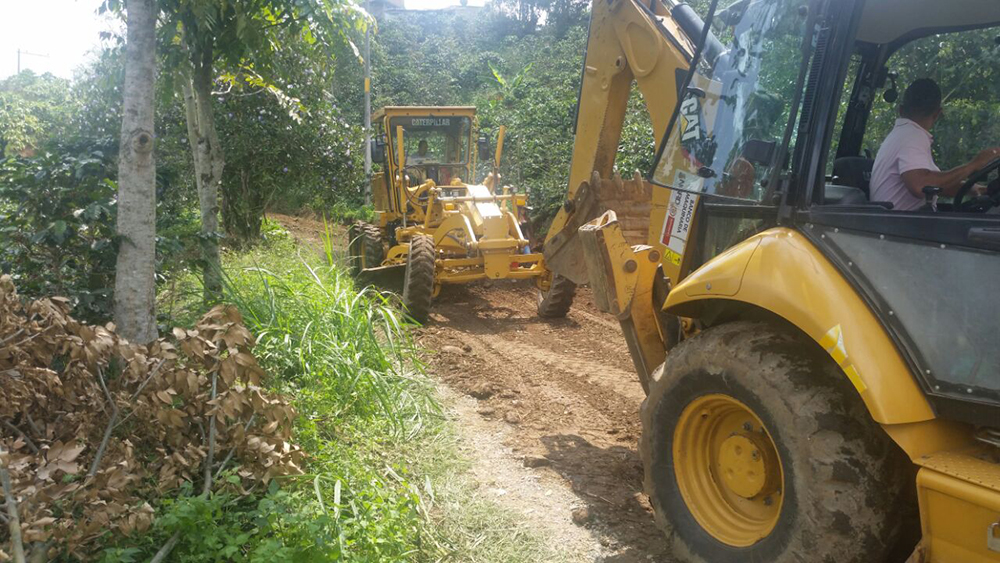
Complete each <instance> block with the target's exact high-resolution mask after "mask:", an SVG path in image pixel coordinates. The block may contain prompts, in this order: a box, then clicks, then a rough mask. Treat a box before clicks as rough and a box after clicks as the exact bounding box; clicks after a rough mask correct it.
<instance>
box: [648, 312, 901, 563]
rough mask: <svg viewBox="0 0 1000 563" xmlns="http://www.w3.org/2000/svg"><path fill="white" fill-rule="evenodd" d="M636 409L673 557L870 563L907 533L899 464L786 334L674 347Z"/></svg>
mask: <svg viewBox="0 0 1000 563" xmlns="http://www.w3.org/2000/svg"><path fill="white" fill-rule="evenodd" d="M641 415H642V424H643V432H642V439H641V443H640V454H641V456H642V459H643V464H644V466H645V489H646V492H647V494H649V497H650V502H651V504H652V505H653V509H654V512H655V516H656V522H657V524H658V525H659V527H660V528H661V529H662V531H663V532H664V533H665V534H666V535H667V537H668V538H669V540H670V543H671V547H672V550H673V552H674V554H675V555H676V556H677V558H678V559H679V560H681V561H684V562H688V563H744V562H747V561H768V562H770V563H792V562H801V561H817V562H833V561H836V562H837V563H862V562H863V563H873V562H879V563H881V562H884V561H886V557H888V556H889V554H890V552H891V551H892V550H893V549H899V545H898V544H899V541H900V538H902V537H906V533H907V532H909V531H910V529H909V527H910V526H915V525H918V522H916V521H915V520H914V519H913V518H912V517H913V516H914V515H916V511H915V510H914V509H913V504H912V503H913V500H914V495H913V490H914V481H913V478H912V477H913V475H912V469H911V467H910V464H909V461H908V460H907V459H906V457H905V455H903V453H902V452H901V451H900V450H899V449H898V448H897V447H896V446H895V444H894V443H892V442H891V440H890V439H889V438H888V437H887V436H886V435H885V433H884V432H883V431H882V429H881V428H880V427H879V426H878V425H877V424H876V423H875V422H874V421H872V419H871V416H870V415H869V413H868V411H867V409H866V407H865V405H864V403H863V402H862V401H861V398H860V396H859V395H858V393H857V391H856V390H855V389H854V388H853V387H852V386H851V385H850V383H849V382H848V379H847V377H846V376H844V374H843V373H842V372H841V371H840V368H838V367H837V365H836V364H835V363H834V362H833V361H832V360H831V358H830V357H829V356H828V355H826V354H825V353H824V352H823V351H822V350H820V349H819V348H818V347H817V346H816V345H815V344H814V343H813V342H812V341H810V340H808V339H807V338H805V337H804V336H801V335H799V334H797V333H795V332H792V331H791V330H790V329H785V328H777V327H775V326H772V325H769V324H764V323H749V322H735V323H730V324H725V325H721V326H717V327H712V328H709V329H707V330H705V331H703V332H701V333H699V334H697V335H695V336H694V337H692V338H690V339H688V340H685V341H683V342H681V343H680V344H678V345H677V347H676V348H675V349H674V350H673V351H671V353H670V355H669V358H668V360H667V362H666V363H665V364H664V365H662V366H660V368H659V369H657V370H656V372H655V373H654V374H653V381H652V382H651V384H650V393H649V396H648V397H647V398H646V400H645V401H644V402H643V405H642V410H641Z"/></svg>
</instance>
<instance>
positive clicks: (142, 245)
mask: <svg viewBox="0 0 1000 563" xmlns="http://www.w3.org/2000/svg"><path fill="white" fill-rule="evenodd" d="M125 6H126V10H127V12H128V36H127V43H126V45H125V90H124V103H123V112H122V132H121V142H120V149H119V155H118V234H119V236H120V238H121V243H120V246H119V249H118V263H117V266H116V269H115V303H114V315H115V322H116V323H117V325H118V333H119V334H121V335H122V336H124V337H125V338H127V339H129V340H131V341H132V342H136V343H140V344H146V343H148V342H151V341H153V340H154V339H156V337H157V332H156V314H155V302H156V280H155V268H156V162H155V160H154V158H153V139H154V136H153V111H154V109H153V88H154V85H155V80H156V15H157V12H156V2H155V0H127V1H126V2H125Z"/></svg>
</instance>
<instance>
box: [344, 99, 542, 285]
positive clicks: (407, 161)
mask: <svg viewBox="0 0 1000 563" xmlns="http://www.w3.org/2000/svg"><path fill="white" fill-rule="evenodd" d="M372 122H373V123H374V124H375V125H376V133H377V137H378V144H379V146H381V147H382V148H383V151H384V153H383V156H384V157H383V159H382V161H383V166H384V168H383V171H382V173H379V174H376V175H375V176H374V177H373V178H372V188H371V191H372V201H373V205H374V207H375V214H376V216H377V218H378V224H377V226H378V228H379V229H380V230H381V232H382V243H383V245H384V252H383V253H382V254H381V256H380V257H381V260H380V261H379V263H377V264H369V263H366V262H364V257H361V258H362V262H363V267H362V273H377V272H384V271H398V270H400V269H401V268H403V267H405V265H406V261H407V256H408V249H409V245H410V242H411V241H412V240H413V238H414V237H415V236H428V237H431V238H433V241H434V246H435V254H436V264H435V274H434V278H435V279H434V286H435V287H434V294H435V295H436V294H437V293H438V291H439V290H440V286H441V284H445V283H465V282H470V281H474V280H479V279H505V278H506V279H534V280H536V281H537V283H538V284H539V285H540V286H542V285H543V284H545V283H547V280H548V271H547V270H546V268H545V265H544V258H543V257H542V255H541V254H540V253H534V252H531V251H530V249H529V241H528V239H527V237H526V236H525V234H524V233H523V232H522V228H521V218H522V217H525V216H526V210H525V207H526V205H527V201H526V198H527V196H526V195H525V194H523V193H516V192H515V191H514V190H513V189H512V188H511V187H510V186H501V185H500V181H499V180H500V178H499V176H498V175H496V174H495V173H490V174H488V175H487V177H486V178H485V180H484V182H483V183H482V184H475V183H469V181H467V180H470V181H471V180H472V178H473V177H474V175H475V171H476V158H477V151H476V150H475V149H476V145H475V143H473V139H474V138H475V136H474V131H475V125H476V109H475V108H474V107H465V106H453V107H435V106H391V107H385V108H382V109H381V110H379V111H377V112H376V113H375V114H374V115H373V119H372ZM502 142H503V128H501V135H500V138H499V140H498V146H497V151H496V155H495V158H497V159H499V157H500V152H501V150H502ZM420 145H422V146H423V149H424V150H425V151H428V152H427V156H424V155H420V154H419V153H418V150H420V149H418V146H420ZM428 147H430V148H429V149H428ZM433 151H437V152H436V153H435V154H432V152H433ZM494 168H495V167H494Z"/></svg>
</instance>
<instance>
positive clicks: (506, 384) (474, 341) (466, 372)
mask: <svg viewBox="0 0 1000 563" xmlns="http://www.w3.org/2000/svg"><path fill="white" fill-rule="evenodd" d="M418 340H419V342H420V343H421V344H422V345H423V346H424V347H426V348H427V349H428V351H429V353H428V359H429V361H430V365H431V367H432V368H433V371H434V372H435V373H436V374H437V375H438V376H439V377H440V378H441V379H442V380H443V381H444V382H445V383H447V384H448V385H449V386H451V387H452V388H453V389H455V390H457V391H459V392H462V393H465V394H467V395H470V396H472V397H474V398H475V399H476V400H477V401H478V403H479V404H478V413H479V414H480V416H482V417H483V418H485V419H487V420H489V421H492V422H494V423H495V424H497V425H510V426H514V427H515V428H516V429H515V430H514V431H512V432H508V433H507V435H506V439H505V442H506V444H505V445H506V446H508V447H509V448H510V451H511V454H510V455H511V456H513V457H515V458H521V459H527V460H528V461H527V463H528V464H529V465H534V464H539V465H542V467H539V468H535V469H529V471H540V472H546V473H551V474H552V475H554V476H557V477H558V478H559V479H560V480H561V481H562V482H563V484H564V485H565V486H568V487H569V488H570V490H571V491H572V492H573V494H575V495H576V496H577V497H578V504H579V505H580V506H581V507H584V508H586V514H584V513H583V512H578V514H577V516H578V518H577V520H578V521H583V522H584V523H583V525H584V526H586V527H587V528H589V529H590V530H591V532H592V535H593V536H594V537H595V538H596V539H597V540H598V541H599V543H600V545H601V546H602V549H601V550H600V553H599V556H598V558H597V559H598V560H599V561H621V562H627V561H649V560H656V561H660V560H662V559H663V558H664V557H665V554H664V551H665V550H664V547H665V546H664V542H663V536H662V534H661V533H660V532H659V531H658V530H657V529H656V528H655V526H654V524H653V518H652V514H651V513H650V511H649V504H648V502H647V500H646V498H645V496H643V495H642V493H641V491H642V465H641V463H640V461H639V457H638V453H637V451H636V442H637V440H638V438H639V431H640V428H639V412H638V411H639V404H640V403H641V402H642V399H643V396H644V395H643V392H642V387H641V386H640V385H639V382H638V380H637V379H636V376H635V372H634V371H633V367H632V362H631V360H630V358H629V355H628V351H627V349H626V347H625V341H624V340H623V339H622V336H621V332H620V329H619V327H618V324H617V322H616V321H615V320H614V319H613V318H612V317H610V316H607V315H605V314H603V313H600V312H599V311H597V310H596V309H594V307H593V305H592V304H591V300H590V293H589V290H587V289H582V290H581V291H580V292H579V294H578V296H577V300H576V302H575V303H574V308H573V309H572V310H571V311H570V314H569V316H568V317H567V318H565V319H558V320H551V321H549V320H543V319H539V318H538V317H537V316H536V315H535V294H534V291H533V290H532V288H531V286H530V285H528V284H525V283H494V284H492V285H489V284H476V285H471V286H453V287H446V288H445V289H444V290H442V293H441V295H440V296H439V298H438V299H437V300H436V301H435V304H434V309H433V312H432V313H431V322H429V323H428V325H427V326H425V327H424V328H422V329H420V330H419V337H418Z"/></svg>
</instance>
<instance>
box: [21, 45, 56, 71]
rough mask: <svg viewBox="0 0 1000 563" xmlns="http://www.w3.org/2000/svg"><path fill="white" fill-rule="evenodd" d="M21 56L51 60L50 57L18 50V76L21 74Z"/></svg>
mask: <svg viewBox="0 0 1000 563" xmlns="http://www.w3.org/2000/svg"><path fill="white" fill-rule="evenodd" d="M21 55H24V56H26V57H42V58H44V59H47V58H49V56H48V55H43V54H41V53H29V52H28V51H22V50H21V49H18V50H17V73H18V74H21Z"/></svg>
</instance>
